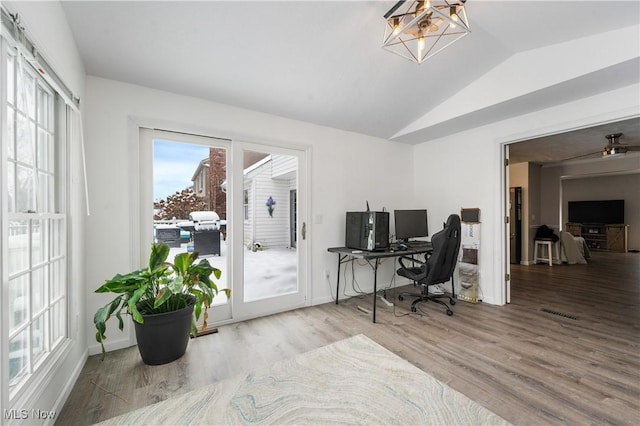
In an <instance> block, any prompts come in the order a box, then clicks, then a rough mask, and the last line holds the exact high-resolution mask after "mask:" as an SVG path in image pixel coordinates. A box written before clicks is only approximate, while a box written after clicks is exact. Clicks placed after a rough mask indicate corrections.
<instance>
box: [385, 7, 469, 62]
mask: <svg viewBox="0 0 640 426" xmlns="http://www.w3.org/2000/svg"><path fill="white" fill-rule="evenodd" d="M465 2H466V0H452V1H446V0H420V1H406V0H403V1H399V2H397V3H396V4H395V5H394V6H393V7H392V8H391V9H389V11H388V12H387V13H386V14H385V15H384V18H385V20H386V23H385V33H384V39H383V42H382V45H383V47H384V48H385V49H387V50H389V51H391V52H393V53H396V54H398V55H400V56H402V57H404V58H407V59H410V60H412V61H414V62H416V63H418V64H421V63H422V62H424V61H425V60H426V59H428V58H430V57H432V56H433V55H435V54H436V53H438V52H440V51H441V50H442V49H444V48H445V47H447V46H449V45H450V44H451V43H454V42H455V41H457V40H459V39H461V38H462V37H464V36H466V35H467V34H469V32H471V30H470V28H469V21H468V20H467V14H466V11H465V6H464V5H465Z"/></svg>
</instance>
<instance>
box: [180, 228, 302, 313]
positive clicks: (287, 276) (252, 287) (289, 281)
mask: <svg viewBox="0 0 640 426" xmlns="http://www.w3.org/2000/svg"><path fill="white" fill-rule="evenodd" d="M185 251H187V244H186V243H183V244H182V245H181V247H179V248H178V247H175V248H172V249H171V252H170V254H169V261H172V259H173V257H174V256H175V255H176V254H178V253H180V252H185ZM200 257H201V258H204V259H207V260H208V261H209V263H210V264H211V266H213V267H215V268H218V269H220V270H221V271H222V276H221V277H220V279H219V280H217V281H216V285H217V286H218V288H219V289H223V288H229V275H230V274H229V272H228V266H227V259H228V257H227V243H226V241H224V240H223V241H220V256H217V255H206V256H200ZM296 271H297V261H296V250H295V249H290V248H285V247H273V248H270V247H267V248H263V249H262V250H258V251H255V252H253V251H251V250H248V249H247V248H246V247H245V248H244V298H245V301H252V300H259V299H263V298H266V297H273V296H277V295H281V294H286V293H290V292H293V291H295V290H296V288H297V279H296V275H297V274H296ZM232 291H233V288H232ZM225 302H226V296H224V294H219V295H218V297H216V299H215V300H214V305H215V304H219V303H225Z"/></svg>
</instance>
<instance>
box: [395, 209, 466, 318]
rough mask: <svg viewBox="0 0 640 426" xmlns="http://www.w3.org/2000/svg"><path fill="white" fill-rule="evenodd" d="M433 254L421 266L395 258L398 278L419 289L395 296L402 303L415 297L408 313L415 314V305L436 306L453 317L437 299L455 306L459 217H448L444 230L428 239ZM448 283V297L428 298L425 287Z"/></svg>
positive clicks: (413, 261) (401, 258)
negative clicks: (398, 265)
mask: <svg viewBox="0 0 640 426" xmlns="http://www.w3.org/2000/svg"><path fill="white" fill-rule="evenodd" d="M431 244H432V245H433V251H432V252H431V253H430V254H429V255H427V257H426V259H425V260H426V261H425V262H422V261H420V260H418V259H414V258H412V257H407V256H403V257H400V258H399V261H400V266H401V268H400V269H398V271H397V272H398V275H400V276H402V277H405V278H409V279H410V280H413V281H414V282H415V283H417V284H420V285H421V286H422V291H421V292H420V293H409V292H403V293H400V295H398V299H399V300H403V299H404V298H405V297H406V296H413V297H417V299H416V300H414V301H413V303H412V304H411V312H416V311H417V308H416V305H417V304H418V303H420V302H423V301H429V300H431V301H432V302H436V303H439V304H441V305H443V306H444V307H446V308H447V315H449V316H451V315H453V311H452V310H451V308H450V307H449V305H447V304H446V303H445V302H443V301H442V300H440V299H441V298H448V299H449V303H450V304H451V305H455V304H456V301H455V300H454V299H453V296H454V291H455V289H454V283H453V271H454V270H455V268H456V263H457V261H458V253H459V252H460V217H459V216H458V215H456V214H452V215H450V216H449V218H448V219H447V223H445V225H444V229H443V230H442V231H439V232H437V233H435V234H434V235H433V237H431ZM408 261H409V262H412V264H413V265H419V266H407V264H405V262H408ZM449 280H450V281H451V294H450V295H447V294H430V293H429V286H432V285H436V284H444V283H446V282H447V281H449Z"/></svg>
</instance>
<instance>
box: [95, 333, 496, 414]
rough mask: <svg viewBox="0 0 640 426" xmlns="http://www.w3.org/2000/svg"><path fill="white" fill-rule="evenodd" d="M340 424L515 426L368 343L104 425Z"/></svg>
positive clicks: (327, 349)
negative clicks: (508, 425)
mask: <svg viewBox="0 0 640 426" xmlns="http://www.w3.org/2000/svg"><path fill="white" fill-rule="evenodd" d="M338 423H343V424H376V425H381V424H404V425H409V424H411V425H417V424H422V425H506V424H508V423H507V422H505V421H504V420H503V419H502V418H500V417H498V416H497V415H495V414H493V413H492V412H491V411H489V410H487V409H486V408H484V407H482V406H481V405H479V404H477V403H475V402H474V401H472V400H470V399H469V398H467V397H466V396H464V395H462V394H461V393H459V392H456V391H454V390H453V389H451V388H449V387H448V386H446V385H445V384H443V383H441V382H439V381H438V380H436V379H434V378H433V377H431V376H429V375H428V374H426V373H425V372H423V371H422V370H420V369H418V368H417V367H414V366H413V365H411V364H410V363H408V362H407V361H405V360H403V359H402V358H399V357H398V356H396V355H395V354H393V353H392V352H390V351H388V350H387V349H385V348H383V347H382V346H380V345H378V344H377V343H375V342H374V341H372V340H371V339H369V338H368V337H366V336H364V335H358V336H355V337H351V338H348V339H345V340H342V341H339V342H336V343H333V344H330V345H327V346H324V347H322V348H319V349H316V350H313V351H310V352H307V353H305V354H302V355H299V356H297V357H295V358H293V359H289V360H284V361H281V362H279V363H276V364H274V365H273V366H271V367H270V368H268V369H264V370H259V371H255V372H252V373H249V374H247V375H244V376H243V375H241V376H238V377H235V378H232V379H228V380H224V381H222V382H219V383H215V384H212V385H209V386H206V387H204V388H201V389H198V390H195V391H191V392H189V393H187V394H184V395H181V396H178V397H175V398H171V399H169V400H166V401H162V402H159V403H157V404H153V405H150V406H148V407H144V408H141V409H138V410H136V411H132V412H130V413H128V414H125V415H122V416H118V417H114V418H112V419H109V420H106V421H104V422H102V423H100V424H101V425H142V424H149V425H151V424H152V425H156V424H171V425H186V424H189V425H191V424H193V425H197V424H202V425H213V424H232V425H237V424H296V425H300V424H338Z"/></svg>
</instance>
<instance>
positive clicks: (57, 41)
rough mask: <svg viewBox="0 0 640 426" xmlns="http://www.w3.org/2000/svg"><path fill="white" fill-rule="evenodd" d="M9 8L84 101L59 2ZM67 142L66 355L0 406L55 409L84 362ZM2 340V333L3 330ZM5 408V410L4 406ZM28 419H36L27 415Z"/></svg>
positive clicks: (73, 170)
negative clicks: (34, 383)
mask: <svg viewBox="0 0 640 426" xmlns="http://www.w3.org/2000/svg"><path fill="white" fill-rule="evenodd" d="M3 6H5V7H7V9H8V10H9V11H10V12H11V13H16V12H17V13H18V15H19V16H20V21H21V24H22V25H23V26H24V27H25V28H26V33H27V36H28V37H29V38H30V39H31V40H32V41H34V43H35V44H36V46H37V47H38V49H39V53H40V54H41V55H42V57H44V58H45V59H46V61H47V62H48V63H49V65H51V67H52V68H53V69H54V70H55V71H56V73H57V74H58V75H59V77H60V78H61V79H62V80H63V81H64V83H65V84H66V85H67V86H68V87H69V88H70V89H71V90H72V91H73V92H74V94H75V95H77V96H79V97H80V99H81V102H82V101H84V89H85V70H84V66H83V64H82V60H81V58H80V55H79V53H78V50H77V48H76V45H75V42H74V41H73V37H72V35H71V32H70V30H69V28H68V26H67V21H66V18H65V16H64V13H63V11H62V7H61V6H60V4H59V3H58V2H6V1H5V2H3ZM78 141H79V139H77V140H74V141H73V142H72V145H71V147H70V150H71V152H70V157H69V158H70V164H69V168H70V180H71V188H70V200H69V215H70V220H69V223H68V227H69V231H70V235H69V238H70V239H69V242H68V243H69V244H68V247H69V253H68V254H69V258H70V262H69V270H68V283H67V289H68V295H69V305H68V306H69V318H70V323H69V337H70V346H69V348H68V351H67V352H66V353H65V356H64V357H63V358H62V359H59V360H58V361H57V362H56V364H55V366H53V370H52V372H51V374H50V375H48V376H47V377H46V378H45V380H44V381H43V382H42V383H40V384H38V386H35V389H32V392H28V393H26V394H24V395H22V396H21V397H20V399H19V400H17V401H15V402H14V404H12V405H11V406H10V407H9V406H7V405H5V403H6V401H5V400H4V398H3V401H2V404H0V405H2V409H3V410H4V409H9V408H13V409H19V410H22V409H26V410H28V411H29V412H31V409H39V410H43V411H51V410H53V411H57V412H60V410H61V409H62V405H63V404H64V402H65V400H66V398H67V396H68V394H69V392H70V391H71V388H72V387H73V385H74V384H75V380H76V378H77V376H78V374H79V373H80V370H81V369H82V366H83V365H84V362H85V360H86V355H87V339H86V333H87V321H86V311H85V295H86V293H85V292H86V288H87V287H86V285H85V282H86V281H85V269H84V266H85V246H84V224H85V215H86V211H85V198H84V186H83V178H82V157H81V149H80V145H79V143H78ZM2 339H3V340H5V339H6V336H2ZM3 412H4V411H3ZM31 422H33V423H35V421H34V420H33V419H32V420H31Z"/></svg>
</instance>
